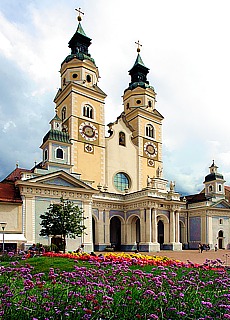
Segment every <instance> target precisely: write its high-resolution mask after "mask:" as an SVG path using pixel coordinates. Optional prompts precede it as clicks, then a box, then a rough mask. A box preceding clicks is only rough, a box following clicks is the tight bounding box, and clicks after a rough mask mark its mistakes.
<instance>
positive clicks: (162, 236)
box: [157, 220, 164, 249]
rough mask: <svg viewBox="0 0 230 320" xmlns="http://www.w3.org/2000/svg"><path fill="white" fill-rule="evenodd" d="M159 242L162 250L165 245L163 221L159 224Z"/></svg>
mask: <svg viewBox="0 0 230 320" xmlns="http://www.w3.org/2000/svg"><path fill="white" fill-rule="evenodd" d="M157 241H158V243H160V249H162V248H163V243H164V222H163V221H162V220H159V221H158V223H157Z"/></svg>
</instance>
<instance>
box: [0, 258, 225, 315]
mask: <svg viewBox="0 0 230 320" xmlns="http://www.w3.org/2000/svg"><path fill="white" fill-rule="evenodd" d="M50 257H52V259H50ZM63 258H67V260H66V262H65V263H62V265H63V267H64V268H65V266H67V264H68V263H71V265H72V268H71V271H64V270H66V269H61V270H60V269H59V267H57V266H58V265H60V264H58V262H60V261H63ZM70 259H71V260H70ZM72 259H74V260H72ZM27 261H28V262H27ZM27 261H26V264H25V265H23V266H22V265H21V264H20V263H19V262H11V264H9V265H8V266H5V267H4V266H1V267H0V319H2V320H3V319H4V320H11V319H25V320H26V319H28V320H29V319H33V320H38V319H39V320H51V319H56V320H58V319H74V320H76V319H92V320H93V319H94V320H107V319H122V320H129V319H173V320H174V319H190V320H192V319H194V320H195V319H196V320H206V319H230V307H229V300H230V295H229V287H230V277H229V271H228V270H225V269H224V268H220V267H218V268H217V269H216V271H213V270H210V266H204V267H200V266H197V267H193V268H190V266H191V263H188V264H184V263H182V262H180V261H174V260H171V259H168V258H166V257H150V256H144V255H140V254H127V253H123V254H117V253H106V254H104V255H103V256H101V257H99V256H91V255H89V254H83V255H80V254H70V253H68V254H56V253H46V254H45V256H42V257H37V258H36V257H35V258H31V259H28V260H27ZM48 261H51V262H52V265H53V267H52V268H49V269H48V270H49V271H48V273H46V272H40V270H41V267H42V266H43V265H44V264H45V263H46V262H48ZM73 262H74V263H73ZM33 263H34V266H32V264H33ZM213 263H214V262H213ZM214 264H217V265H218V264H220V262H218V261H217V262H216V263H214ZM55 265H56V268H55ZM39 266H40V268H39ZM208 267H209V268H208Z"/></svg>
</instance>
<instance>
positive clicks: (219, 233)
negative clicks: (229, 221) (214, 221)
mask: <svg viewBox="0 0 230 320" xmlns="http://www.w3.org/2000/svg"><path fill="white" fill-rule="evenodd" d="M223 236H224V233H223V231H222V230H220V231H219V232H218V237H219V238H223Z"/></svg>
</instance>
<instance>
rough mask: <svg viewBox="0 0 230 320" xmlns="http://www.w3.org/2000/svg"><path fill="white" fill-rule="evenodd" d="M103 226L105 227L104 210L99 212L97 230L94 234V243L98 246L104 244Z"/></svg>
mask: <svg viewBox="0 0 230 320" xmlns="http://www.w3.org/2000/svg"><path fill="white" fill-rule="evenodd" d="M104 226H105V221H104V210H100V211H99V219H98V223H97V230H95V232H96V236H97V237H96V242H97V244H98V245H99V246H100V245H101V244H104V242H105V235H104Z"/></svg>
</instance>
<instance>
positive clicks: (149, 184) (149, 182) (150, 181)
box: [147, 176, 152, 187]
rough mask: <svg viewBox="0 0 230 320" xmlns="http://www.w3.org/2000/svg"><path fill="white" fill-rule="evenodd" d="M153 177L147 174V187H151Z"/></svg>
mask: <svg viewBox="0 0 230 320" xmlns="http://www.w3.org/2000/svg"><path fill="white" fill-rule="evenodd" d="M151 183H152V179H151V178H150V176H147V187H151Z"/></svg>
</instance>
